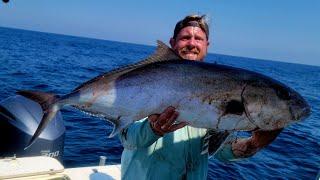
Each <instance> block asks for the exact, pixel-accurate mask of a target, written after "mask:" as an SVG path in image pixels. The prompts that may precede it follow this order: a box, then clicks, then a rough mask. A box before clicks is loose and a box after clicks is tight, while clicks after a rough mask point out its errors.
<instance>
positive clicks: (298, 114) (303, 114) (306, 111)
mask: <svg viewBox="0 0 320 180" xmlns="http://www.w3.org/2000/svg"><path fill="white" fill-rule="evenodd" d="M289 110H290V112H291V114H292V115H293V119H294V120H296V121H299V120H303V119H306V118H307V117H309V116H310V114H311V108H310V106H307V107H304V108H302V109H299V110H296V111H295V110H293V108H291V107H290V108H289Z"/></svg>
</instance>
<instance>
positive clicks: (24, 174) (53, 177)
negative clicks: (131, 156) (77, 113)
mask: <svg viewBox="0 0 320 180" xmlns="http://www.w3.org/2000/svg"><path fill="white" fill-rule="evenodd" d="M100 162H101V161H100ZM0 179H3V180H44V179H45V180H114V179H116V180H117V179H121V169H120V165H119V164H117V165H104V164H103V163H102V164H101V163H100V165H99V166H88V167H77V168H64V166H63V165H62V164H61V163H60V162H59V161H58V160H57V159H55V158H52V157H48V156H31V157H21V158H17V157H9V158H3V159H0Z"/></svg>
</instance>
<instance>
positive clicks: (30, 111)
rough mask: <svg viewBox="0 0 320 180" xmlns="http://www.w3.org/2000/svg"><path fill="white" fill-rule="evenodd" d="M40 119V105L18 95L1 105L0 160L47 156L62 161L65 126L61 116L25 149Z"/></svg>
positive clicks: (57, 116) (0, 103)
mask: <svg viewBox="0 0 320 180" xmlns="http://www.w3.org/2000/svg"><path fill="white" fill-rule="evenodd" d="M42 116H43V112H42V109H41V107H40V105H39V104H38V103H36V102H34V101H32V100H30V99H27V98H25V97H23V96H20V95H17V96H13V97H9V98H7V99H5V100H3V101H1V102H0V157H12V156H14V155H16V156H17V157H25V156H40V155H42V156H50V157H54V158H57V159H58V160H62V156H63V148H64V137H65V126H64V124H63V120H62V116H61V113H60V112H58V113H57V115H56V117H55V118H54V119H53V120H52V121H51V122H50V123H49V124H48V126H47V127H46V129H44V131H43V132H42V133H41V134H40V136H39V138H38V139H37V140H36V141H35V143H34V144H32V145H31V146H30V147H29V148H27V149H25V147H26V146H27V144H28V142H29V141H30V139H31V137H32V135H33V133H34V132H35V131H36V129H37V127H38V125H39V123H40V121H41V118H42Z"/></svg>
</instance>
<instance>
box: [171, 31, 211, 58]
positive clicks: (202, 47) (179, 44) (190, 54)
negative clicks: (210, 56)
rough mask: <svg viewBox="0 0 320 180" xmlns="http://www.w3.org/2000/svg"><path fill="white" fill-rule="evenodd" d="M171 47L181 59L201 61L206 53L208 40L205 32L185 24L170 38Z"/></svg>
mask: <svg viewBox="0 0 320 180" xmlns="http://www.w3.org/2000/svg"><path fill="white" fill-rule="evenodd" d="M170 44H171V47H172V49H173V50H174V51H175V52H176V53H177V54H179V55H180V56H181V57H182V58H183V59H189V60H195V61H203V59H204V57H205V56H206V55H207V49H208V46H209V41H208V40H207V36H206V34H205V32H203V31H202V29H201V28H199V27H193V26H187V27H185V28H183V29H181V31H180V32H179V33H178V35H177V37H176V38H175V39H173V38H171V39H170Z"/></svg>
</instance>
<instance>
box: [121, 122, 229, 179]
mask: <svg viewBox="0 0 320 180" xmlns="http://www.w3.org/2000/svg"><path fill="white" fill-rule="evenodd" d="M206 132H207V130H206V129H201V128H194V127H190V126H185V127H183V128H181V129H178V130H176V131H174V132H172V133H168V134H165V135H164V136H163V137H161V136H157V135H156V134H155V133H154V132H153V131H152V129H151V127H150V123H149V122H148V120H147V119H143V120H140V121H137V122H135V123H133V124H131V125H130V126H129V127H128V128H127V129H125V130H123V131H122V132H121V133H120V140H121V142H122V144H123V146H124V151H123V153H122V157H121V178H122V179H166V180H167V179H197V180H198V179H206V178H207V172H208V154H207V153H204V154H203V153H201V152H202V147H203V143H204V142H203V141H204V140H203V137H204V136H205V135H206ZM214 156H215V157H217V158H218V159H220V160H223V161H226V160H229V159H233V158H234V157H233V154H232V152H231V147H230V145H229V146H228V145H226V146H225V147H222V148H219V149H218V151H217V152H216V154H215V155H214Z"/></svg>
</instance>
